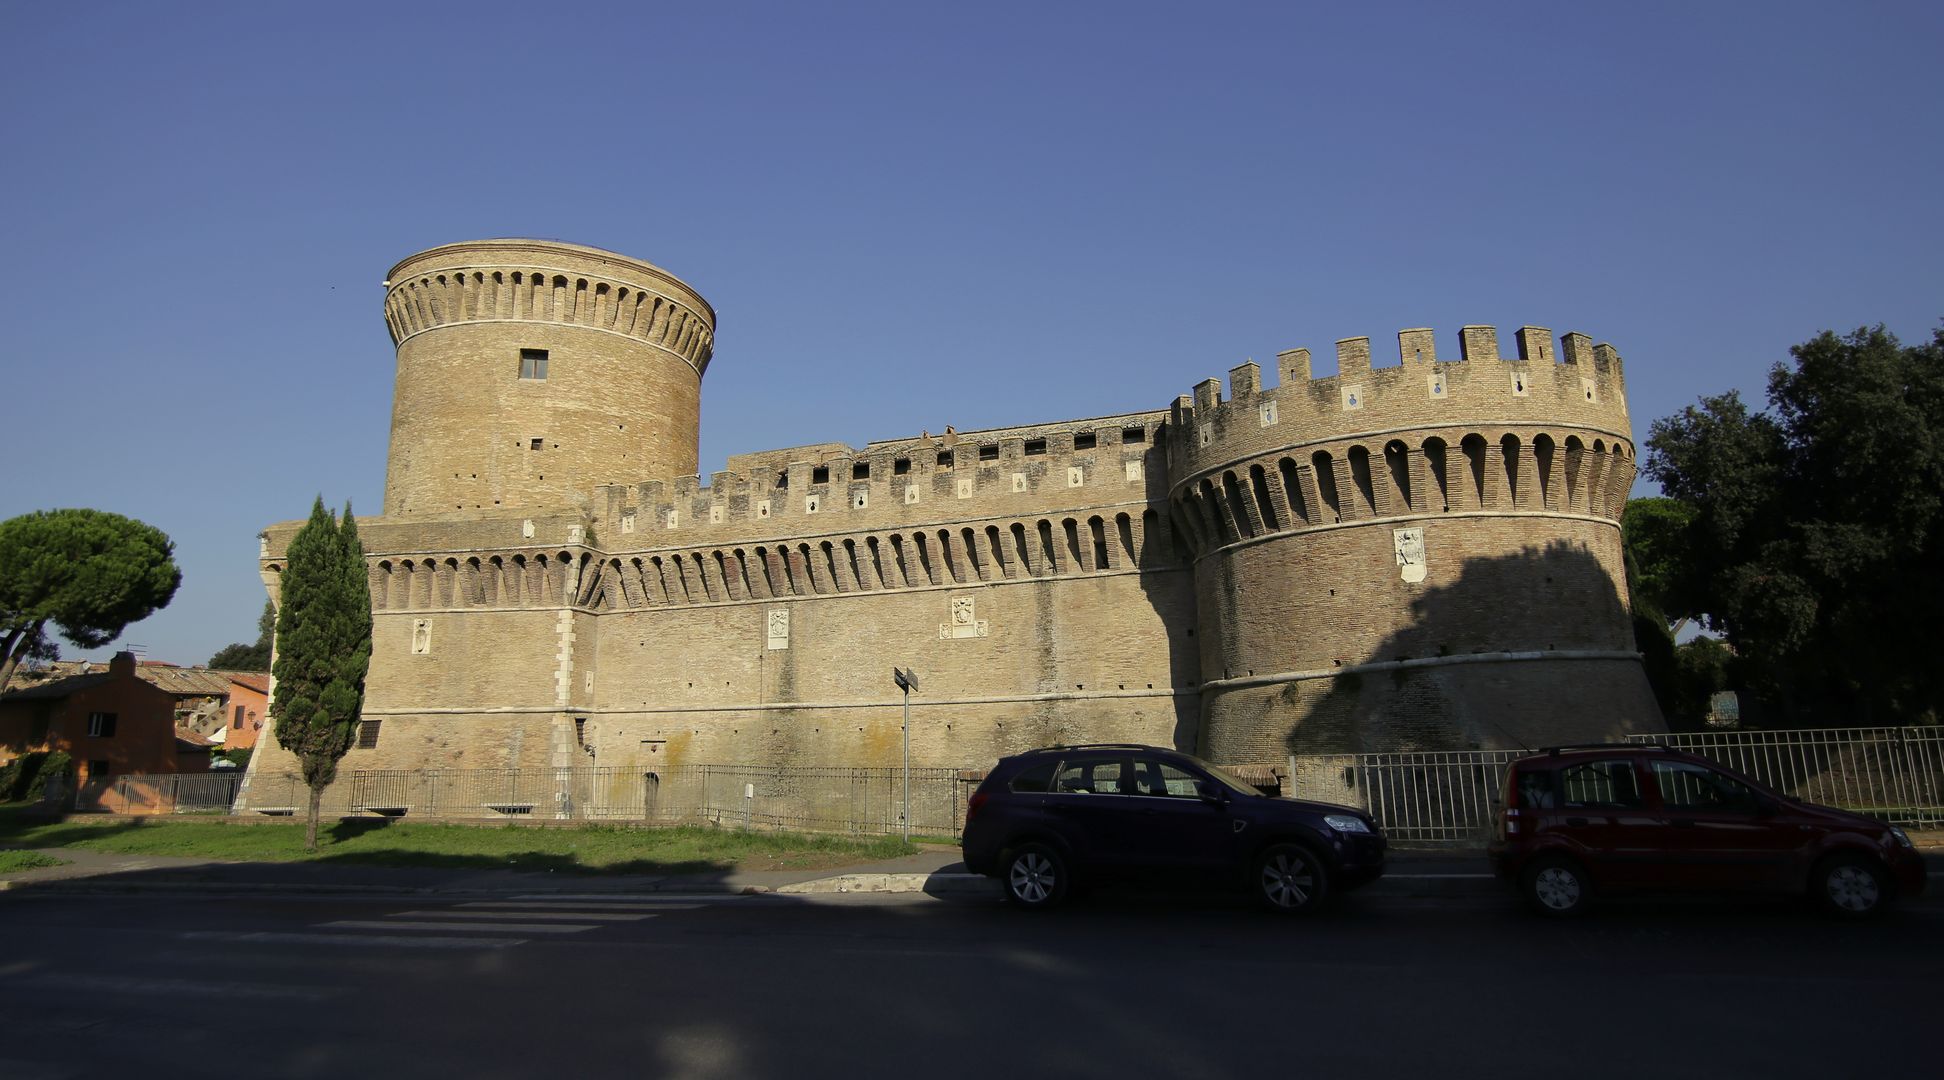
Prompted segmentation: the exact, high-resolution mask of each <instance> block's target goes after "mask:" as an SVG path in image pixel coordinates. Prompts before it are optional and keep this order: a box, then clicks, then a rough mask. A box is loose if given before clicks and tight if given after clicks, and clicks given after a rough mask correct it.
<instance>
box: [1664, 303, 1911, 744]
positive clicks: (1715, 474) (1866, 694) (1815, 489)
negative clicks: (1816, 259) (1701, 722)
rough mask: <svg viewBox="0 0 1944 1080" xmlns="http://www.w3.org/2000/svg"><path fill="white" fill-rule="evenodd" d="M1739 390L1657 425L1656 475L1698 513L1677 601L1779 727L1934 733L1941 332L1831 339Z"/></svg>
mask: <svg viewBox="0 0 1944 1080" xmlns="http://www.w3.org/2000/svg"><path fill="white" fill-rule="evenodd" d="M1790 352H1791V354H1792V355H1793V357H1794V363H1793V364H1778V365H1776V367H1775V368H1774V370H1773V371H1771V372H1770V375H1769V386H1768V397H1769V402H1770V405H1771V407H1772V412H1771V413H1768V414H1763V413H1751V412H1749V410H1748V408H1747V407H1746V406H1745V405H1744V404H1743V403H1742V402H1741V399H1740V398H1739V397H1738V396H1737V395H1735V394H1733V393H1729V394H1725V395H1722V396H1720V397H1713V398H1703V399H1702V400H1701V402H1700V404H1699V405H1698V406H1690V407H1688V408H1687V409H1685V410H1683V411H1682V412H1680V413H1678V414H1676V415H1674V416H1671V417H1668V418H1666V419H1663V420H1659V421H1656V422H1655V423H1654V425H1653V428H1652V432H1651V434H1650V436H1649V438H1648V440H1647V445H1648V448H1649V454H1648V458H1647V464H1646V473H1647V475H1648V476H1649V477H1650V478H1652V479H1653V480H1656V481H1658V482H1659V483H1660V485H1661V488H1662V490H1664V491H1665V492H1666V493H1667V495H1669V496H1670V497H1672V498H1674V499H1677V500H1679V501H1680V502H1682V503H1684V504H1686V505H1687V506H1689V507H1691V508H1692V510H1693V517H1692V519H1691V521H1690V522H1689V524H1688V526H1687V527H1686V529H1685V532H1686V534H1687V554H1686V556H1685V558H1686V559H1688V561H1689V562H1690V565H1691V570H1692V574H1691V577H1690V578H1689V580H1690V581H1692V582H1693V583H1694V588H1695V589H1696V590H1697V591H1696V593H1695V594H1694V595H1693V596H1692V598H1691V599H1690V600H1688V601H1684V603H1685V604H1687V605H1688V606H1691V607H1692V608H1693V609H1695V610H1696V611H1698V612H1703V613H1705V617H1706V621H1707V624H1708V626H1709V627H1710V628H1711V629H1713V630H1715V631H1717V632H1718V633H1720V634H1721V635H1722V636H1723V637H1724V638H1725V639H1726V642H1727V645H1728V646H1729V647H1730V648H1731V649H1732V652H1733V654H1734V657H1735V664H1736V667H1737V670H1738V672H1739V674H1740V677H1741V678H1742V679H1743V680H1745V682H1746V685H1747V687H1748V689H1749V690H1751V691H1753V692H1754V693H1755V694H1756V695H1757V697H1758V698H1760V699H1761V700H1762V701H1763V703H1764V704H1765V705H1766V706H1768V708H1769V709H1770V710H1772V714H1773V715H1777V716H1779V717H1780V718H1782V719H1783V720H1785V721H1786V722H1790V723H1798V724H1895V723H1934V722H1936V721H1937V720H1938V718H1939V716H1940V714H1941V713H1944V665H1940V664H1938V663H1937V662H1936V660H1935V658H1934V656H1933V655H1932V652H1933V648H1932V642H1933V641H1934V639H1935V634H1934V632H1933V620H1934V614H1935V612H1936V611H1938V610H1939V609H1940V607H1944V331H1940V332H1938V333H1936V334H1935V335H1933V337H1932V340H1931V341H1929V342H1927V343H1925V344H1923V345H1917V346H1909V347H1906V346H1904V345H1903V344H1902V343H1900V342H1899V341H1898V340H1897V339H1896V337H1894V336H1893V335H1891V334H1890V333H1889V331H1887V330H1885V329H1884V328H1883V327H1881V326H1879V327H1875V328H1865V329H1860V330H1857V331H1855V332H1854V333H1851V334H1848V335H1845V336H1842V337H1838V336H1837V335H1835V334H1831V333H1824V334H1823V335H1821V336H1820V337H1817V338H1815V339H1814V340H1812V341H1808V342H1805V343H1803V344H1801V345H1798V346H1796V347H1795V348H1794V349H1792V350H1790Z"/></svg>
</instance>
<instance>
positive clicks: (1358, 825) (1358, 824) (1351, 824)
mask: <svg viewBox="0 0 1944 1080" xmlns="http://www.w3.org/2000/svg"><path fill="white" fill-rule="evenodd" d="M1323 824H1325V825H1328V826H1329V827H1330V828H1332V829H1335V830H1336V831H1338V832H1340V833H1367V832H1369V831H1370V826H1368V825H1365V824H1364V823H1363V819H1362V818H1355V817H1351V816H1350V815H1349V814H1325V815H1324V816H1323Z"/></svg>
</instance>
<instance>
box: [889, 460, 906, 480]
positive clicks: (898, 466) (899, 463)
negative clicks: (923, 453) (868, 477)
mask: <svg viewBox="0 0 1944 1080" xmlns="http://www.w3.org/2000/svg"><path fill="white" fill-rule="evenodd" d="M910 471H911V459H910V458H908V457H901V458H898V459H897V460H895V461H893V462H891V475H893V476H903V475H904V474H906V473H908V472H910Z"/></svg>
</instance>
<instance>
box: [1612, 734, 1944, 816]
mask: <svg viewBox="0 0 1944 1080" xmlns="http://www.w3.org/2000/svg"><path fill="white" fill-rule="evenodd" d="M1633 738H1634V740H1635V741H1637V742H1653V743H1660V744H1661V745H1664V746H1670V747H1673V748H1674V749H1676V750H1685V751H1687V752H1688V753H1690V754H1699V755H1701V756H1703V757H1707V758H1712V759H1713V760H1715V761H1718V762H1720V763H1721V764H1723V765H1726V766H1727V767H1728V768H1730V769H1733V770H1735V771H1736V772H1738V773H1741V774H1743V775H1744V776H1747V777H1749V778H1751V779H1753V780H1757V781H1760V782H1761V783H1762V784H1764V785H1765V786H1767V787H1771V788H1774V789H1775V790H1777V791H1779V792H1782V793H1783V794H1785V795H1792V796H1794V797H1796V798H1798V799H1803V800H1806V801H1808V802H1813V803H1821V804H1822V805H1824V806H1837V807H1842V808H1843V809H1845V810H1854V811H1857V812H1858V813H1863V814H1868V815H1870V816H1871V817H1874V818H1880V819H1882V820H1884V821H1887V822H1890V823H1891V824H1893V825H1914V826H1919V827H1936V826H1939V825H1944V728H1934V727H1922V728H1908V727H1901V728H1814V729H1806V730H1801V731H1698V732H1684V733H1680V734H1669V735H1636V736H1634V737H1633Z"/></svg>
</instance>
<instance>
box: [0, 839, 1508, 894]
mask: <svg viewBox="0 0 1944 1080" xmlns="http://www.w3.org/2000/svg"><path fill="white" fill-rule="evenodd" d="M43 853H44V854H47V855H51V856H54V857H56V858H60V859H65V860H67V862H66V865H63V866H49V867H42V868H39V869H35V870H24V871H20V872H18V873H14V874H9V875H6V876H5V877H0V891H4V890H8V889H15V890H22V891H26V890H33V891H35V892H88V893H115V892H127V893H133V892H144V893H177V894H194V893H218V892H221V893H235V892H263V893H293V894H295V893H337V894H361V895H374V896H382V895H397V896H423V895H445V896H505V895H509V894H514V893H519V894H539V893H560V894H574V895H583V896H585V895H596V894H600V895H622V894H633V895H640V894H651V893H713V894H761V893H778V894H782V895H798V896H801V895H818V894H826V895H827V894H835V893H915V892H923V893H927V894H930V895H933V896H981V895H990V896H993V897H997V896H998V885H997V883H996V882H995V881H993V880H992V879H990V878H986V877H981V876H979V875H976V874H970V873H967V872H966V870H965V866H964V864H962V863H961V862H960V861H959V852H958V849H957V848H955V847H946V846H942V845H926V846H925V848H924V850H922V851H920V852H918V853H917V854H915V855H907V856H904V857H903V858H898V859H891V860H888V861H884V862H873V863H861V864H857V865H854V866H846V867H840V868H836V869H830V868H826V869H821V870H728V871H723V872H720V873H708V874H573V873H553V872H547V873H535V872H529V871H516V870H475V869H450V868H442V867H395V866H372V865H364V864H359V863H355V862H340V861H333V860H329V859H320V860H313V861H309V862H288V863H279V862H216V861H209V860H202V859H182V858H170V857H166V856H154V855H107V854H102V853H100V852H93V851H86V850H81V849H75V848H52V849H45V850H44V851H43ZM1492 887H1494V883H1493V882H1492V880H1491V874H1490V868H1489V867H1487V866H1486V864H1485V860H1484V857H1483V856H1482V855H1478V854H1470V855H1467V854H1425V853H1414V852H1398V853H1395V854H1394V856H1393V858H1392V860H1391V869H1390V873H1389V874H1388V875H1387V876H1386V877H1385V878H1384V879H1382V880H1380V881H1378V882H1377V883H1375V884H1373V885H1371V886H1369V887H1368V891H1369V892H1372V893H1378V892H1381V893H1384V894H1387V895H1397V896H1414V895H1451V894H1453V893H1458V892H1469V891H1472V890H1476V889H1487V888H1492Z"/></svg>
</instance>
